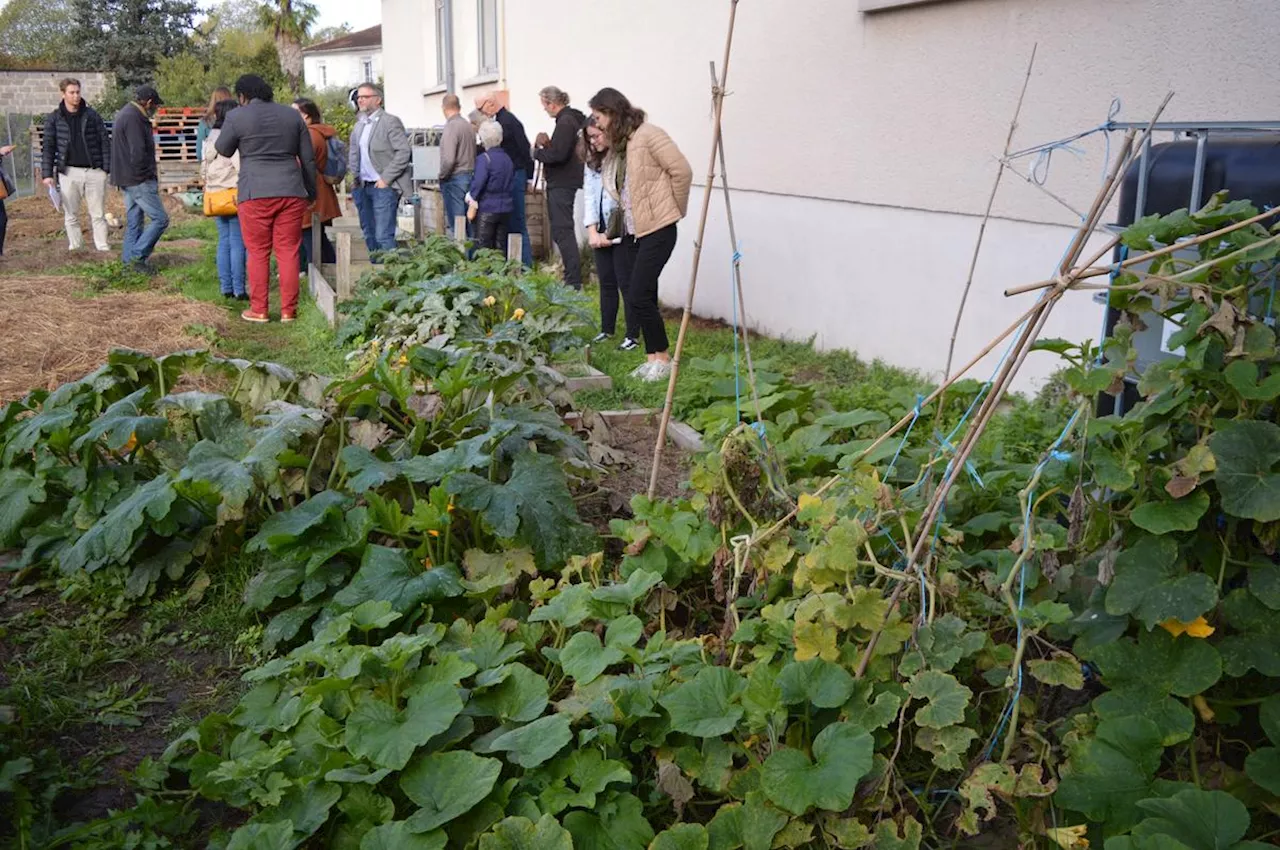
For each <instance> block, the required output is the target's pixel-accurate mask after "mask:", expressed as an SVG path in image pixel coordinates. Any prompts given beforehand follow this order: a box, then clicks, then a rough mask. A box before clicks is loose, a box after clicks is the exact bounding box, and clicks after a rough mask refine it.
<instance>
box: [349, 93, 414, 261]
mask: <svg viewBox="0 0 1280 850" xmlns="http://www.w3.org/2000/svg"><path fill="white" fill-rule="evenodd" d="M356 103H357V105H358V106H359V108H360V114H361V115H362V116H363V118H364V120H363V121H359V122H357V123H356V126H355V129H354V130H352V131H351V144H350V145H349V146H348V148H347V150H348V153H347V157H348V159H347V171H348V173H350V174H351V175H352V179H353V180H354V181H355V190H354V191H353V192H352V193H351V199H352V200H353V201H355V205H356V209H357V210H358V211H359V214H360V230H361V231H362V232H363V233H364V244H365V245H366V246H367V247H368V248H369V257H370V259H372V260H373V262H375V263H376V262H380V254H382V253H383V252H386V251H394V250H395V249H396V211H397V210H398V209H399V207H400V199H401V198H402V197H404V196H405V195H408V194H409V193H410V192H412V191H413V187H412V185H411V184H410V178H409V164H410V160H411V158H412V157H411V153H410V150H409V135H408V134H407V133H406V132H405V130H404V123H403V122H402V121H401V120H400V119H399V118H397V117H396V116H394V115H391V114H390V113H388V112H386V111H384V110H383V108H382V90H381V89H379V88H378V87H377V86H375V85H373V84H372V83H365V84H364V85H362V86H360V87H359V89H358V90H357V91H356Z"/></svg>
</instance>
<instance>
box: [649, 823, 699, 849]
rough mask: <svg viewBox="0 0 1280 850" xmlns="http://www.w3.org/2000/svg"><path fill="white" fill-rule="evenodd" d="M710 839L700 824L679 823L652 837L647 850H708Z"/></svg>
mask: <svg viewBox="0 0 1280 850" xmlns="http://www.w3.org/2000/svg"><path fill="white" fill-rule="evenodd" d="M709 843H710V838H709V837H708V836H707V828H706V827H705V826H703V825H702V824H700V823H679V824H676V825H675V826H673V827H671V828H670V829H664V830H663V831H662V832H660V833H658V834H657V836H655V837H654V839H653V843H652V844H650V845H649V850H708V846H709Z"/></svg>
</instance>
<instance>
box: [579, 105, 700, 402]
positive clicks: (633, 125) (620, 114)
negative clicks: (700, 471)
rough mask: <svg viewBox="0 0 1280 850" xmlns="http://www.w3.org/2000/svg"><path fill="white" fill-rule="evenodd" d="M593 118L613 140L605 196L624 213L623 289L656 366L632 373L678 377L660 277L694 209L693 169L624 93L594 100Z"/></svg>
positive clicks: (648, 377)
mask: <svg viewBox="0 0 1280 850" xmlns="http://www.w3.org/2000/svg"><path fill="white" fill-rule="evenodd" d="M590 106H591V116H592V117H593V118H594V119H595V121H596V124H597V126H599V127H600V129H601V130H603V131H604V132H605V133H606V134H607V135H608V136H609V140H610V154H609V158H608V159H607V160H606V162H605V167H604V173H603V175H602V176H603V180H604V185H605V190H606V191H608V192H609V193H610V194H611V195H614V197H616V198H617V199H618V201H619V205H620V207H621V209H622V213H623V215H622V218H623V222H622V225H623V226H622V234H623V235H622V242H621V244H620V245H619V247H620V248H621V251H622V258H623V261H622V262H620V263H618V264H617V267H618V274H619V277H620V278H621V279H620V280H619V284H620V287H619V288H620V289H621V290H622V292H623V293H625V297H626V298H627V299H628V300H629V301H630V303H631V308H632V312H633V314H634V316H635V318H636V320H637V321H638V322H639V324H640V330H641V333H642V334H643V335H644V348H645V352H646V354H648V360H647V362H645V364H644V365H642V366H641V367H640V368H638V369H636V370H635V372H633V373H632V374H633V375H634V376H635V377H637V378H640V379H642V380H646V381H657V380H661V379H663V378H665V377H667V376H668V375H669V374H670V373H671V355H670V354H669V353H668V352H667V349H668V347H669V346H668V342H667V329H666V326H665V325H664V324H663V322H662V314H661V312H660V311H659V309H658V277H659V276H660V275H661V274H662V269H663V267H664V266H666V264H667V260H669V259H670V258H671V252H672V251H673V250H674V249H675V247H676V223H677V222H679V221H680V219H682V218H684V216H685V213H686V212H687V211H688V208H689V187H690V186H691V185H692V184H693V169H692V168H690V167H689V161H688V160H687V159H685V157H684V154H682V153H680V149H679V148H678V147H676V144H675V142H673V141H672V140H671V137H670V136H668V135H667V134H666V133H665V132H663V130H662V129H661V128H659V127H655V126H654V125H653V124H649V123H647V122H646V121H645V114H644V110H641V109H637V108H636V107H634V106H632V105H631V101H629V100H627V98H626V96H625V95H623V94H622V92H620V91H618V90H617V89H612V88H604V89H601V90H600V91H599V92H597V93H596V96H595V97H593V98H591V101H590Z"/></svg>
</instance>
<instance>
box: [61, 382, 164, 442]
mask: <svg viewBox="0 0 1280 850" xmlns="http://www.w3.org/2000/svg"><path fill="white" fill-rule="evenodd" d="M150 392H151V390H150V388H143V389H140V390H138V391H137V392H135V393H131V394H129V395H128V396H126V397H124V398H122V399H120V400H119V401H117V402H116V403H115V404H113V405H111V406H110V407H108V408H107V409H106V410H105V411H103V413H102V415H101V416H99V417H98V418H97V419H95V420H94V421H93V424H92V425H90V426H89V428H88V430H86V431H85V432H84V434H83V435H82V436H81V437H80V439H78V440H76V441H75V443H73V444H72V448H74V449H79V448H80V447H81V446H83V445H85V444H86V443H92V442H96V441H97V440H98V439H100V438H101V437H103V436H105V437H106V438H107V448H109V449H111V450H112V451H115V452H118V451H120V450H121V449H123V448H124V447H125V445H126V444H127V443H128V442H129V440H131V439H132V440H135V441H136V443H137V445H139V446H145V445H147V444H148V443H150V442H151V441H152V440H157V439H159V438H160V437H161V436H162V435H163V434H164V432H165V429H166V428H167V427H168V425H169V420H167V419H165V418H164V417H163V416H149V415H146V414H143V412H142V407H143V403H144V402H145V400H146V397H147V395H148V393H150Z"/></svg>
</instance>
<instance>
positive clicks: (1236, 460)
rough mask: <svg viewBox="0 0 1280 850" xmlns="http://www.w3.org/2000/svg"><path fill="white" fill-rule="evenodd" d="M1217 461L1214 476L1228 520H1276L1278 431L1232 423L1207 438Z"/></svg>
mask: <svg viewBox="0 0 1280 850" xmlns="http://www.w3.org/2000/svg"><path fill="white" fill-rule="evenodd" d="M1209 448H1210V449H1212V450H1213V456H1214V457H1215V458H1216V459H1217V461H1218V471H1217V473H1216V474H1215V475H1214V480H1216V481H1217V484H1218V491H1219V492H1221V493H1222V509H1223V510H1224V511H1225V512H1226V513H1228V514H1229V515H1231V516H1238V517H1244V518H1246V519H1256V520H1258V521H1259V522H1274V521H1275V520H1277V519H1280V474H1277V473H1276V472H1275V466H1276V463H1277V461H1280V427H1278V426H1276V425H1275V424H1273V423H1271V422H1259V421H1245V422H1233V423H1231V424H1230V425H1228V426H1227V427H1225V428H1223V429H1222V430H1220V431H1218V432H1217V433H1215V434H1214V435H1213V436H1212V437H1210V438H1209Z"/></svg>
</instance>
